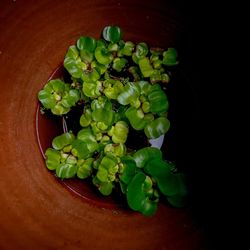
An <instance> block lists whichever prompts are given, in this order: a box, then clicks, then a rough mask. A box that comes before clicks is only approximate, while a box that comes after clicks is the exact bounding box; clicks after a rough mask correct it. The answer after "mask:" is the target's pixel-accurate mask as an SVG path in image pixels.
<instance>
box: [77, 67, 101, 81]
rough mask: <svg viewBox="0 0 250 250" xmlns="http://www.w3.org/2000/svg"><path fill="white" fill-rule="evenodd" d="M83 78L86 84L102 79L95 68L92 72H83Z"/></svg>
mask: <svg viewBox="0 0 250 250" xmlns="http://www.w3.org/2000/svg"><path fill="white" fill-rule="evenodd" d="M81 78H82V80H83V81H84V82H96V81H97V80H99V79H100V74H99V72H98V71H97V70H96V69H95V68H93V69H91V70H85V71H83V74H82V77H81Z"/></svg>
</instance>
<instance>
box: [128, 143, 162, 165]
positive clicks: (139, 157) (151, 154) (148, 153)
mask: <svg viewBox="0 0 250 250" xmlns="http://www.w3.org/2000/svg"><path fill="white" fill-rule="evenodd" d="M133 158H134V160H135V162H136V165H137V167H138V168H144V166H145V164H147V162H148V161H150V160H152V159H156V160H161V159H162V152H161V150H160V149H158V148H154V147H146V148H142V149H139V150H138V151H137V152H135V153H134V155H133Z"/></svg>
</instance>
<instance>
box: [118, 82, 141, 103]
mask: <svg viewBox="0 0 250 250" xmlns="http://www.w3.org/2000/svg"><path fill="white" fill-rule="evenodd" d="M139 95H140V88H139V87H138V85H136V84H134V83H131V82H128V83H127V84H126V86H125V87H124V90H123V92H122V93H121V94H120V95H119V96H118V97H117V101H118V102H119V103H120V104H122V105H128V104H130V103H131V102H132V101H135V100H136V99H137V98H138V97H139Z"/></svg>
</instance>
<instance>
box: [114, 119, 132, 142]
mask: <svg viewBox="0 0 250 250" xmlns="http://www.w3.org/2000/svg"><path fill="white" fill-rule="evenodd" d="M127 137H128V125H127V123H126V122H124V121H118V122H117V123H116V124H115V126H114V130H113V134H112V141H113V142H114V143H125V142H126V140H127Z"/></svg>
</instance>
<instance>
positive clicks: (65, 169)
mask: <svg viewBox="0 0 250 250" xmlns="http://www.w3.org/2000/svg"><path fill="white" fill-rule="evenodd" d="M76 171H77V166H76V164H74V165H73V164H63V165H59V166H58V167H57V168H56V175H57V176H58V177H59V178H61V179H69V178H72V177H74V176H75V174H76Z"/></svg>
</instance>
